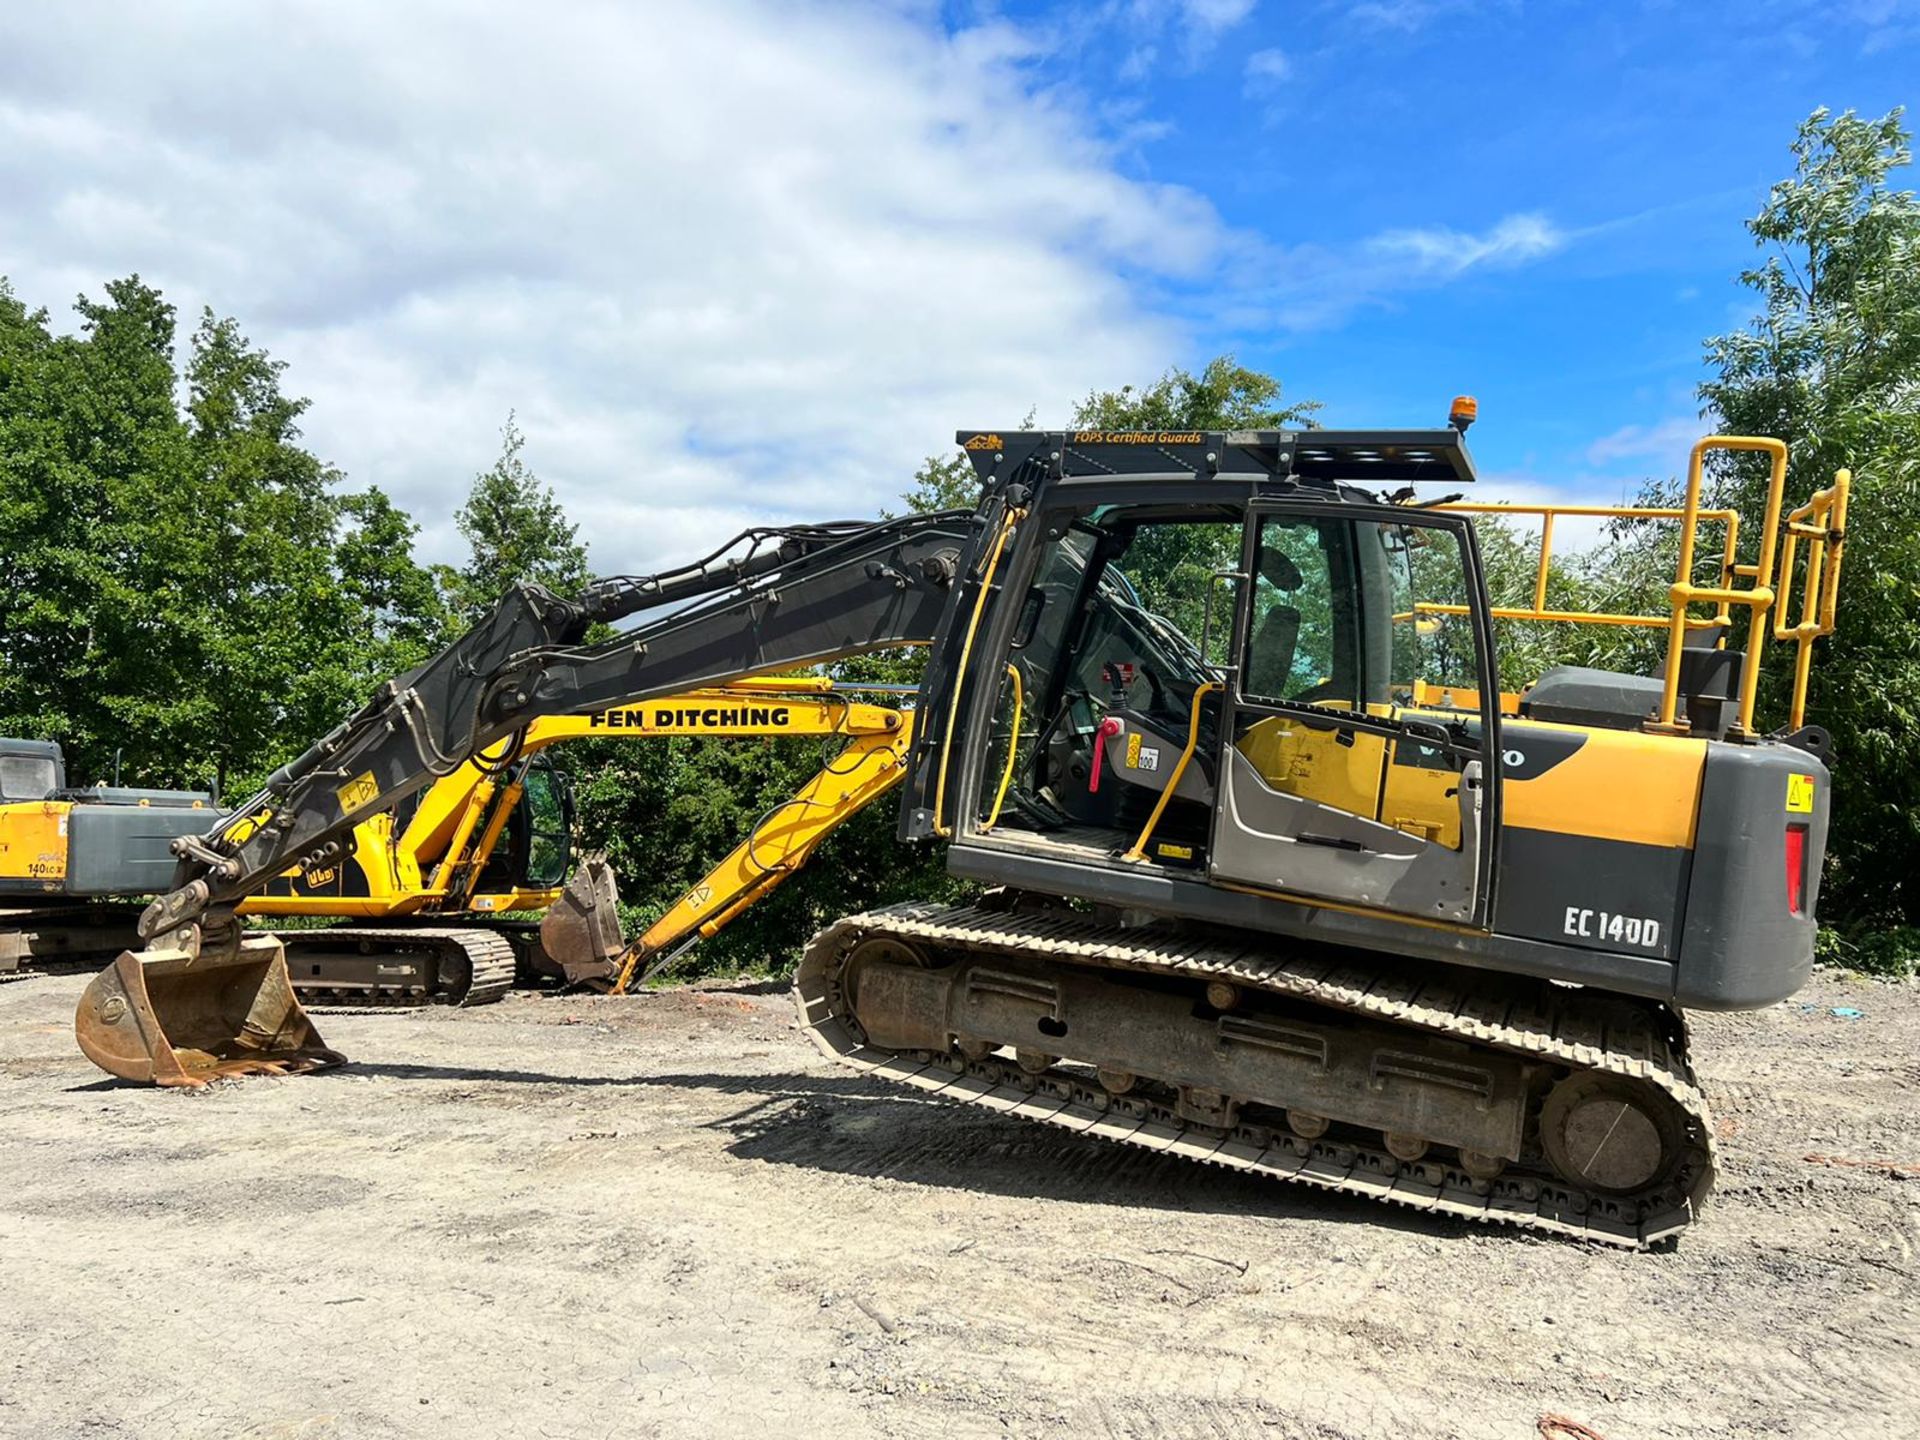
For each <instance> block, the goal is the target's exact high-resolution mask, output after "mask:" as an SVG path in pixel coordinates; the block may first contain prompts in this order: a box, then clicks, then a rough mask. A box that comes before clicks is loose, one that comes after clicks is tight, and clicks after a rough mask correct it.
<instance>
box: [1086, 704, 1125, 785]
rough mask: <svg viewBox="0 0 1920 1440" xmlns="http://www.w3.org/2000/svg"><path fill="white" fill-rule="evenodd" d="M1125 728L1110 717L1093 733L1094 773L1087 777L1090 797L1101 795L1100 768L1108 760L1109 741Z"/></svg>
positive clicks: (1115, 718)
mask: <svg viewBox="0 0 1920 1440" xmlns="http://www.w3.org/2000/svg"><path fill="white" fill-rule="evenodd" d="M1125 728H1126V727H1125V726H1123V725H1122V724H1121V723H1120V721H1119V718H1118V717H1117V716H1113V715H1109V716H1108V717H1107V718H1106V719H1104V720H1102V721H1101V722H1100V728H1099V729H1098V730H1096V731H1094V732H1093V773H1092V774H1091V775H1089V776H1088V777H1087V793H1088V794H1089V795H1098V794H1099V793H1100V766H1101V764H1102V762H1104V761H1105V760H1106V758H1107V741H1108V740H1110V739H1112V738H1113V737H1114V736H1115V735H1118V734H1119V733H1120V732H1121V731H1122V730H1123V729H1125Z"/></svg>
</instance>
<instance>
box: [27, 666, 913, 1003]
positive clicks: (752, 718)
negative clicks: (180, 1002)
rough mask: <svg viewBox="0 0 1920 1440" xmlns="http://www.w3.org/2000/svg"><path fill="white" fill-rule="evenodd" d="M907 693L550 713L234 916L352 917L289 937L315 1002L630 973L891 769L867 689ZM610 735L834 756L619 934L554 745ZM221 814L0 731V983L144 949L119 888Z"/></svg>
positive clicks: (777, 685) (416, 999) (889, 723)
mask: <svg viewBox="0 0 1920 1440" xmlns="http://www.w3.org/2000/svg"><path fill="white" fill-rule="evenodd" d="M898 698H899V697H898V696H897V695H891V694H880V693H875V692H874V691H872V690H871V689H864V690H863V689H858V688H857V687H856V688H854V689H849V688H847V687H836V686H835V685H834V684H833V682H832V681H830V680H827V679H823V678H820V677H810V676H802V677H769V678H765V679H757V680H753V681H750V682H745V683H742V684H738V685H733V686H727V687H715V688H708V689H703V690H695V691H692V692H689V693H685V694H679V695H673V696H667V697H664V698H662V699H658V700H655V701H653V702H651V703H649V704H647V705H644V706H634V707H615V708H611V709H608V710H604V711H598V712H595V713H592V714H589V715H551V716H543V717H541V718H540V719H539V720H537V721H536V722H534V724H532V725H531V726H529V727H528V729H527V732H526V734H525V736H524V737H523V738H522V739H521V740H520V742H519V743H518V744H517V745H513V744H510V743H509V742H502V745H501V746H496V747H493V748H492V749H491V750H489V751H486V752H483V753H481V754H478V755H476V756H474V757H473V758H472V759H470V760H469V761H468V762H467V763H465V764H463V765H461V766H459V767H457V768H456V769H455V770H453V771H452V772H451V773H449V774H447V775H445V776H443V777H441V778H440V779H438V780H436V781H435V782H434V783H433V784H432V785H431V786H429V787H428V788H427V789H425V790H424V791H421V792H420V793H419V794H418V795H416V796H414V797H412V798H411V799H409V800H407V801H405V802H403V803H402V804H401V805H400V806H399V807H397V810H395V811H382V812H379V813H376V814H373V815H370V816H368V817H367V818H366V819H363V820H362V821H360V822H359V824H357V825H356V826H355V827H354V829H353V832H352V834H351V836H350V837H349V839H348V842H347V844H346V845H345V847H344V850H343V853H342V854H340V855H339V856H337V857H334V858H330V859H329V860H328V861H327V862H326V863H324V864H323V865H319V866H315V867H302V866H294V867H292V868H290V869H289V870H287V871H286V873H284V874H282V875H279V876H276V877H275V878H274V879H273V880H272V881H271V882H270V883H269V884H268V885H267V887H266V888H265V889H264V890H263V891H262V892H261V893H259V894H256V895H252V896H249V897H248V898H247V899H246V900H245V901H244V902H243V903H242V904H241V905H240V906H239V907H238V908H239V913H240V914H241V915H244V916H248V917H261V918H268V919H274V918H283V917H299V918H302V919H341V918H345V919H347V920H348V921H349V922H352V923H348V924H345V925H327V926H322V927H316V928H312V929H288V930H283V931H280V932H279V938H280V940H281V942H282V944H283V945H284V946H285V948H286V952H287V963H288V970H289V974H290V976H291V979H292V983H293V986H294V989H295V990H296V991H297V992H298V993H299V994H300V996H301V997H302V998H303V999H304V1000H306V1001H308V1002H309V1003H314V1002H320V1003H341V1002H347V1003H352V1004H356V1005H365V1004H386V1005H395V1004H399V1005H406V1004H425V1003H429V1002H440V1003H446V1004H452V1005H459V1006H474V1005H481V1004H486V1003H488V1002H489V1001H492V1000H496V999H498V998H499V997H500V996H501V995H503V994H504V993H506V991H507V989H508V988H509V987H510V986H511V985H512V984H513V983H514V982H515V979H516V975H518V976H520V977H521V978H525V979H528V980H534V979H542V978H544V979H547V980H556V981H559V982H561V983H564V984H567V985H572V986H582V985H584V986H589V987H592V988H607V987H609V986H611V985H612V984H613V983H614V982H615V981H616V980H622V979H625V980H629V981H630V980H631V978H632V974H633V970H634V967H635V966H636V965H638V964H639V963H640V962H641V960H642V959H643V957H644V958H645V959H646V960H647V963H649V964H652V963H656V962H655V961H654V960H653V958H652V957H655V956H661V957H662V958H665V957H664V956H663V955H662V952H665V951H668V950H670V949H671V950H672V951H674V952H675V953H677V952H678V951H679V950H681V949H682V948H683V947H684V946H685V945H686V944H688V943H691V942H694V941H697V940H699V939H702V938H706V937H709V936H711V935H713V934H714V933H716V932H717V931H718V930H719V928H720V927H721V926H723V925H725V924H726V923H727V922H728V921H729V920H731V919H733V918H734V917H735V916H736V915H738V914H739V913H740V912H741V911H742V910H744V909H745V908H746V907H747V906H748V905H751V904H752V903H754V901H756V900H757V899H759V898H760V897H761V896H763V895H765V894H766V893H768V891H770V890H771V889H773V888H774V887H775V886H777V885H779V884H780V883H781V882H782V881H783V880H785V879H786V878H787V877H788V876H789V875H791V874H792V873H793V872H794V871H796V870H797V869H799V868H800V866H802V865H803V864H805V862H806V860H807V858H808V856H809V855H811V853H812V851H813V850H814V848H815V847H817V846H818V845H819V843H820V842H821V841H822V840H824V839H825V838H826V836H827V835H829V834H831V833H832V832H833V830H834V829H836V828H837V827H838V826H839V825H840V824H842V823H844V822H845V821H846V820H847V819H849V818H851V817H852V816H853V815H855V814H857V813H858V812H859V811H860V809H861V808H863V807H864V806H865V805H866V804H867V803H869V802H870V801H871V800H872V799H873V798H875V797H876V796H877V795H880V794H884V793H885V792H886V791H887V790H888V789H890V788H891V787H892V786H893V785H894V784H896V783H898V781H899V779H900V777H901V775H902V774H903V773H904V772H903V770H902V767H901V761H902V760H903V759H904V757H905V753H906V746H907V744H908V741H909V739H910V737H911V735H912V716H911V713H910V712H904V711H902V710H901V709H900V708H899V707H898V706H897V705H896V704H882V703H878V702H879V701H880V700H883V699H885V700H897V699H898ZM608 736H610V737H616V738H621V739H634V740H638V739H652V738H664V737H669V736H706V737H712V738H721V737H724V738H764V739H778V738H795V737H811V738H818V739H821V740H823V741H825V742H826V743H828V744H830V745H832V746H834V747H835V749H834V751H833V753H832V754H830V755H829V756H828V757H827V758H826V762H825V764H824V766H823V768H822V770H821V771H820V773H819V774H818V775H816V776H814V777H813V778H812V779H811V780H809V781H808V782H807V784H806V785H805V786H803V787H802V788H801V790H800V791H799V792H798V793H797V794H795V795H794V796H793V797H791V798H790V799H788V800H786V801H784V802H782V803H781V804H779V805H776V806H775V807H774V808H773V809H772V810H771V811H770V812H769V813H768V814H766V815H764V816H762V817H760V819H759V821H758V822H757V823H756V824H755V826H754V827H753V830H752V832H751V833H750V834H749V836H748V837H747V838H746V839H745V840H743V841H742V842H741V843H740V845H739V846H737V847H736V848H735V849H734V851H733V852H731V853H730V854H729V855H728V856H727V857H726V858H725V859H723V860H722V861H721V862H720V863H719V864H718V865H717V866H716V867H715V868H714V870H713V871H712V872H711V873H709V874H708V875H706V876H705V877H704V878H702V879H701V880H700V881H699V882H697V883H696V884H695V885H694V886H693V887H692V888H691V889H690V890H689V891H688V892H687V893H686V894H685V895H683V896H681V897H680V898H679V900H677V901H676V902H675V903H674V904H673V905H672V906H671V907H669V909H668V910H667V911H666V913H665V914H663V915H662V916H661V918H660V919H659V920H658V921H656V922H655V923H654V924H653V925H652V926H651V927H650V928H649V929H648V930H647V931H646V933H645V934H644V935H643V936H642V937H641V938H640V939H639V941H637V942H636V943H635V945H634V946H632V947H630V948H629V947H627V946H626V945H625V942H624V940H623V938H622V936H621V934H620V929H619V919H618V891H617V887H616V885H615V882H614V877H613V874H612V871H611V869H610V868H609V867H608V866H607V864H606V862H605V861H604V859H601V858H599V857H597V856H587V857H584V858H582V859H581V860H580V862H579V865H578V867H577V869H576V868H575V865H574V857H573V854H572V835H571V831H572V820H573V801H572V785H571V781H570V779H569V778H568V776H567V774H566V772H564V771H563V770H561V769H559V768H558V767H556V766H555V765H554V764H553V763H552V761H551V758H550V757H549V756H548V755H547V754H546V753H545V752H546V751H547V749H548V747H550V746H552V745H555V744H558V743H561V742H564V741H567V740H576V739H583V738H592V737H608ZM222 814H223V812H220V811H219V809H218V807H217V806H216V804H215V802H214V798H213V796H212V795H211V794H210V793H208V792H204V791H175V790H136V789H124V788H113V787H92V788H86V789H69V788H67V787H66V785H65V775H64V766H63V762H62V757H61V755H60V752H59V748H58V746H56V745H53V744H52V743H50V742H46V741H20V740H0V893H3V894H4V899H0V977H5V976H9V975H13V974H21V973H25V971H24V966H25V965H26V964H28V963H30V962H33V961H40V960H45V959H48V958H70V957H77V956H84V955H86V954H87V953H89V952H99V951H104V952H105V953H107V954H112V953H113V952H114V951H116V950H118V949H120V948H122V947H123V946H125V945H127V944H129V943H137V942H136V941H135V940H134V938H133V937H134V933H135V924H136V920H137V917H138V915H139V910H140V907H139V906H138V905H137V904H136V903H133V902H132V901H131V900H130V899H129V898H128V897H132V896H139V895H143V894H145V895H151V894H154V893H157V892H159V891H161V890H164V889H166V888H167V884H168V881H169V880H170V878H171V876H172V873H173V858H172V856H171V854H170V853H169V851H168V848H167V847H168V845H169V844H170V842H171V841H172V840H174V839H175V838H177V837H178V836H181V835H197V834H199V833H201V832H203V831H205V830H206V829H207V828H208V827H209V825H211V824H212V823H213V822H214V820H215V819H216V818H218V817H220V816H221V815H222ZM570 869H572V870H575V878H574V881H573V883H571V884H570V885H569V886H568V887H567V888H566V889H565V890H564V891H563V890H562V888H561V886H562V882H563V881H565V880H566V879H567V875H568V872H569V870H570ZM514 912H544V914H543V918H542V919H541V920H539V921H538V922H536V921H533V920H514V919H511V918H508V917H509V916H510V915H511V914H513V913H514ZM621 957H624V962H625V968H626V970H627V974H626V976H625V977H623V976H622V974H621V970H622V967H621V966H619V965H616V964H615V963H614V961H615V960H616V958H621Z"/></svg>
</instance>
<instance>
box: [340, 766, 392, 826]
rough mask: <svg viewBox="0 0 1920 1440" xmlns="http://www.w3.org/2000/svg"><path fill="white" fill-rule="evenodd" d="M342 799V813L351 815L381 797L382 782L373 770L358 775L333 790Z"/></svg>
mask: <svg viewBox="0 0 1920 1440" xmlns="http://www.w3.org/2000/svg"><path fill="white" fill-rule="evenodd" d="M333 793H334V794H335V795H336V796H338V797H339V799H340V813H341V814H342V815H351V814H352V813H353V812H354V811H356V810H363V809H365V808H366V807H367V806H369V805H371V804H372V803H373V802H374V801H376V800H378V799H379V798H380V782H379V781H377V780H375V779H374V778H373V772H372V771H371V770H369V771H367V772H366V773H365V774H364V775H357V776H355V777H354V778H353V779H351V780H349V781H348V782H347V783H346V784H344V785H342V786H341V787H340V788H339V789H338V790H336V791H334V792H333Z"/></svg>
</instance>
